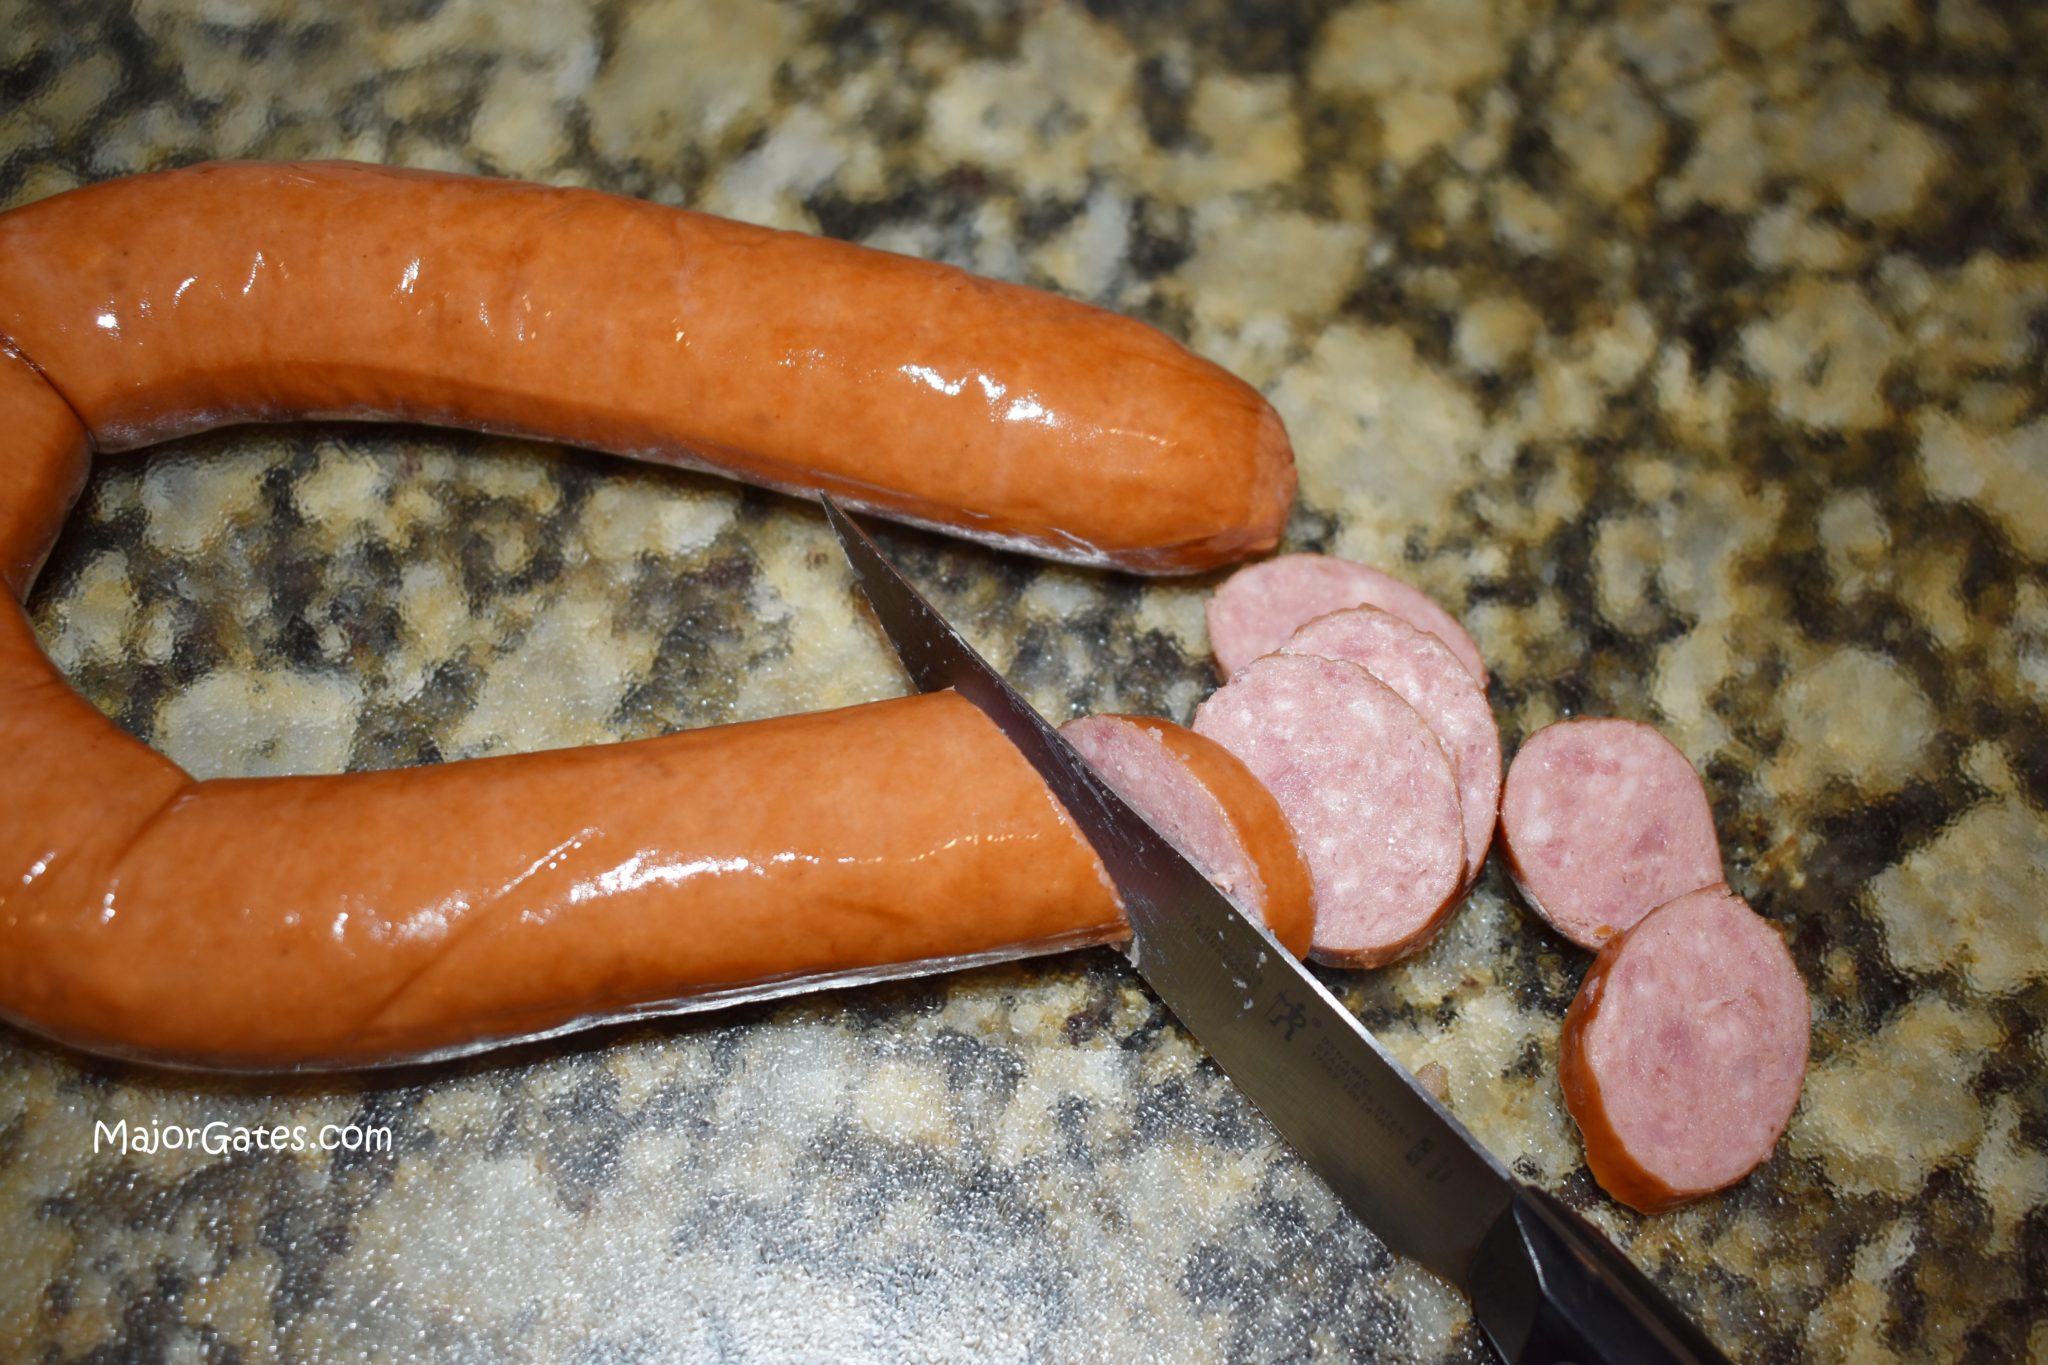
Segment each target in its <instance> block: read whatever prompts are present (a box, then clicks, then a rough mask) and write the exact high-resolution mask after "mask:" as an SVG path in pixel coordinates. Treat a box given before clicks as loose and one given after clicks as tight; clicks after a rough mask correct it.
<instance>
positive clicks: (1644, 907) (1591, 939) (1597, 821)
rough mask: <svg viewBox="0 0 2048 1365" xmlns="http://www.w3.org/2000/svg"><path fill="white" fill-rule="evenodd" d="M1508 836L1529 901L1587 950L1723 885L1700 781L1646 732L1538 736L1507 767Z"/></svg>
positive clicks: (1568, 728)
mask: <svg viewBox="0 0 2048 1365" xmlns="http://www.w3.org/2000/svg"><path fill="white" fill-rule="evenodd" d="M1500 833H1501V843H1502V846H1503V847H1504V849H1505V850H1506V853H1507V860H1508V869H1509V871H1510V872H1511V873H1512V874H1513V876H1514V879H1515V884H1516V885H1517V886H1518V887H1520V888H1521V892H1522V896H1523V899H1525V900H1527V901H1528V903H1529V905H1530V907H1531V908H1532V909H1534V910H1535V911H1536V913H1537V914H1539V915H1541V916H1543V918H1544V919H1546V920H1548V921H1549V922H1550V924H1551V926H1552V927H1553V928H1555V929H1556V930H1557V931H1558V932H1559V933H1560V934H1563V935H1564V936H1565V937H1566V938H1568V939H1570V940H1571V941H1572V942H1574V943H1576V944H1579V945H1580V946H1581V947H1585V948H1598V947H1599V946H1600V945H1601V944H1603V943H1605V942H1606V941H1607V940H1608V939H1609V938H1611V937H1613V936H1614V935H1615V934H1618V933H1620V932H1621V931H1622V930H1624V929H1626V928H1628V927H1629V926H1630V925H1631V924H1634V923H1635V922H1636V921H1637V920H1639V919H1641V918H1642V917H1643V916H1644V915H1646V914H1648V913H1649V912H1650V911H1651V910H1652V909H1654V908H1655V907H1657V906H1659V905H1662V904H1664V902H1666V901H1669V900H1674V899H1676V898H1677V897H1679V896H1682V895H1684V894H1685V893H1686V892H1688V891H1696V890H1698V889H1699V888H1700V887H1703V886H1713V885H1716V884H1718V883H1719V882H1720V881H1721V842H1720V839H1719V837H1718V836H1717V835H1716V834H1715V832H1714V813H1713V811H1712V809H1710V808H1709V807H1708V805H1707V793H1706V789H1705V788H1704V787H1702V786H1701V785H1700V778H1699V774H1698V773H1696V772H1694V771H1693V767H1692V763H1691V761H1690V760H1688V759H1687V758H1686V756H1685V755H1684V754H1682V753H1680V752H1679V751H1678V749H1677V747H1676V746H1675V745H1673V744H1672V743H1671V741H1670V740H1668V739H1666V738H1664V736H1662V735H1660V734H1658V733H1657V731H1656V730H1655V729H1654V728H1652V727H1651V726H1648V725H1644V724H1641V723H1640V722H1638V721H1632V720H1617V719H1614V718H1611V717H1598V718H1593V719H1586V720H1568V721H1560V722H1558V723H1557V724H1555V725H1549V726H1546V727H1544V728H1543V729H1541V730H1539V731H1537V732H1536V733H1535V734H1534V735H1533V736H1531V737H1530V739H1529V741H1528V743H1526V744H1524V745H1523V746H1522V747H1521V749H1520V750H1519V751H1518V752H1517V753H1516V754H1515V761H1514V762H1513V763H1511V764H1509V765H1508V778H1507V784H1506V787H1505V789H1504V791H1503V793H1502V795H1501V806H1500Z"/></svg>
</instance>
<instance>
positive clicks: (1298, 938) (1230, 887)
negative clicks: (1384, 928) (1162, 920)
mask: <svg viewBox="0 0 2048 1365" xmlns="http://www.w3.org/2000/svg"><path fill="white" fill-rule="evenodd" d="M1060 733H1061V734H1062V735H1063V736H1065V737H1066V739H1067V741H1068V742H1069V743H1070V744H1072V745H1073V746H1074V748H1075V749H1077V750H1079V751H1080V754H1081V756H1082V757H1083V758H1085V759H1087V760H1088V762H1089V764H1090V766H1092V767H1093V768H1094V769H1095V771H1096V772H1097V773H1099V774H1101V776H1102V779H1103V781H1105V782H1107V783H1109V785H1110V786H1111V787H1112V788H1114V789H1115V791H1116V793H1117V795H1119V796H1121V797H1123V798H1124V799H1125V800H1126V801H1128V802H1130V803H1131V804H1132V805H1133V806H1135V807H1137V808H1138V809H1139V810H1141V811H1143V812H1144V813H1145V815H1146V816H1147V817H1148V818H1150V819H1151V821H1152V823H1153V824H1155V825H1157V826H1158V827H1159V831H1160V833H1162V834H1164V835H1165V836H1166V837H1167V838H1168V839H1170V840H1172V842H1173V846H1174V847H1175V848H1177V849H1179V850H1180V851H1181V852H1182V853H1183V854H1184V855H1185V856H1186V857H1187V859H1188V861H1189V862H1191V863H1193V864H1194V865H1195V866H1196V867H1197V868H1199V869H1201V871H1202V873H1203V874H1204V875H1205V876H1207V877H1208V878H1209V880H1210V881H1212V882H1214V883H1216V885H1217V887H1218V889H1220V890H1221V891H1222V892H1223V894H1224V895H1226V896H1228V897H1230V899H1231V902H1232V903H1233V904H1235V905H1236V906H1237V907H1238V908H1239V909H1241V910H1243V911H1244V912H1245V913H1246V914H1247V915H1249V916H1251V917H1252V918H1253V919H1255V920H1258V921H1260V922H1261V923H1263V924H1264V925H1266V927H1267V928H1269V929H1271V930H1272V931H1273V935H1274V937H1275V938H1278V939H1279V940H1280V942H1281V943H1282V944H1284V945H1286V947H1287V949H1288V950H1289V951H1290V952H1292V953H1294V954H1295V955H1296V956H1302V955H1304V954H1306V953H1307V952H1308V949H1309V939H1310V935H1311V934H1312V932H1313V930H1314V925H1315V902H1314V891H1313V884H1312V882H1311V880H1310V877H1309V872H1308V867H1307V864H1305V863H1304V862H1303V861H1302V857H1301V853H1300V851H1299V850H1298V849H1297V847H1296V845H1295V839H1294V832H1293V830H1292V828H1291V827H1290V826H1289V825H1288V824H1287V820H1286V817H1285V816H1284V815H1283V814H1282V813H1281V811H1280V807H1279V805H1278V803H1277V802H1275V801H1274V799H1273V796H1272V794H1271V793H1270V792H1268V791H1267V790H1266V789H1265V787H1264V786H1263V785H1262V784H1261V783H1260V782H1259V780H1258V779H1257V778H1256V777H1254V776H1253V775H1252V773H1251V772H1250V771H1249V770H1248V769H1247V768H1246V767H1245V766H1244V764H1243V763H1241V762H1240V761H1239V760H1238V759H1237V758H1236V757H1235V756H1234V755H1232V754H1231V753H1230V752H1229V751H1228V750H1226V749H1224V748H1223V747H1222V746H1221V745H1219V744H1217V743H1215V742H1214V741H1212V740H1208V739H1204V738H1203V737H1202V736H1200V735H1198V734H1196V733H1194V732H1193V731H1192V730H1187V729H1184V728H1182V727H1181V726H1178V725H1175V724H1173V723H1172V722H1171V721H1166V720H1160V719H1158V718H1156V717H1152V716H1083V717H1081V718H1080V719H1078V720H1071V721H1068V722H1067V723H1066V724H1065V725H1062V726H1061V727H1060Z"/></svg>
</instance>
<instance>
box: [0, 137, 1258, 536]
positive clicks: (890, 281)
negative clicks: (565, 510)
mask: <svg viewBox="0 0 2048 1365" xmlns="http://www.w3.org/2000/svg"><path fill="white" fill-rule="evenodd" d="M0 337H4V338H5V339H6V341H7V343H9V344H11V345H12V346H13V347H14V348H15V349H16V350H17V351H18V352H19V353H20V354H22V355H24V356H26V357H27V358H28V359H29V360H30V361H31V362H32V363H33V364H34V365H35V366H36V367H38V368H39V369H40V370H41V372H42V373H43V374H44V375H45V377H47V379H48V380H49V382H50V383H51V384H52V385H54V386H55V388H56V389H57V390H58V391H59V392H60V393H61V394H62V395H63V396H64V398H65V399H66V400H67V402H68V403H69V405H70V406H71V408H72V409H73V410H74V411H75V412H77V413H78V414H79V416H80V417H81V418H82V419H83V421H84V422H85V424H86V426H87V429H88V430H89V432H90V434H91V440H92V443H93V445H94V447H95V448H96V449H98V450H103V451H104V450H118V449H126V448H130V447H134V446H141V445H147V444H150V443H152V442H155V441H158V440H162V439H165V438H167V437H170V436H175V435H179V434H182V433H188V432H192V431H198V430H202V429H206V428H210V427H216V426H222V425H226V424H230V423H236V422H248V421H269V420H281V419H291V418H315V417H318V418H331V417H339V418H373V419H399V420H407V421H417V422H427V423H439V424H445V425H452V426H460V427H469V428H479V429H487V430H495V431H504V432H513V433H519V434H523V435H530V436H537V437H542V438H545V439H551V440H557V441H563V442H568V443H570V444H575V445H582V446H590V447H594V448H597V449H601V450H608V451H612V452H615V453H618V454H623V455H629V456H634V457H637V458H642V459H649V460H658V461H664V462H669V463H677V464H688V465H693V466H699V467H704V468H709V469H711V470H713V471H715V472H720V473H724V474H727V475H730V476H732V477H735V478H738V479H742V480H745V481H747V482H751V483H758V484H764V485H767V486H770V487H775V488H783V489H791V490H824V491H827V492H831V493H833V494H834V495H835V496H839V497H841V498H843V499H844V500H845V501H846V502H847V503H849V504H850V505H853V506H855V507H859V508H864V509H866V510H869V511H872V512H875V513H877V514H880V515H883V516H888V517H894V518H897V519H900V520H905V521H910V522H914V523H919V524H925V525H930V526H934V527H936V528H938V529H941V530H944V531H947V532H950V533H953V534H958V535H964V536H970V537H975V538H979V539H982V540H987V541H992V542H995V543H998V544H1001V545H1004V546H1007V547H1010V548H1016V549H1023V550H1027V551H1030V552H1032V553H1036V554H1041V555H1047V556H1051V557H1054V558H1060V559H1066V560H1072V561H1076V562H1082V563H1091V564H1100V565H1106V566H1111V567H1116V568H1122V569H1128V570H1133V571H1137V572H1144V573H1179V572H1191V571H1195V570H1200V569H1206V568H1211V567H1214V566H1215V565H1218V564H1221V563H1225V562H1228V561H1230V560H1234V559H1239V558H1243V557H1245V556H1248V555H1253V554H1258V553H1261V552H1263V551H1265V550H1267V549H1270V548H1271V547H1272V546H1273V545H1274V544H1275V543H1276V542H1277V540H1278V538H1279V535H1280V532H1281V530H1282V529H1283V526H1284V523H1285V520H1286V516H1287V512H1288V508H1289V506H1290V504H1291V503H1292V500H1293V495H1294V464H1293V455H1292V451H1291V449H1290V447H1289V445H1288V441H1287V436H1286V433H1285V430H1284V429H1283V427H1282V426H1281V423H1280V420H1279V418H1278V417H1277V416H1276V415H1275V413H1274V412H1273V410H1272V408H1271V407H1269V406H1268V405H1267V404H1266V402H1265V401H1264V400H1263V399H1262V398H1261V397H1260V396H1259V395H1258V394H1257V392H1255V391H1254V390H1253V389H1251V388H1250V387H1249V386H1248V385H1246V384H1244V383H1243V382H1241V381H1240V380H1238V379H1236V378H1235V377H1233V376H1231V375H1230V374H1228V373H1227V372H1225V371H1224V370H1222V369H1220V368H1218V367H1217V366H1215V365H1213V364H1210V363H1209V362H1208V361H1205V360H1202V359H1201V358H1199V357H1198V356H1196V355H1194V354H1193V353H1192V352H1190V351H1188V350H1187V349H1186V348H1184V347H1182V346H1181V345H1180V344H1179V343H1177V342H1175V341H1173V340H1172V339H1171V338H1169V337H1167V336H1165V335H1164V334H1163V333H1160V332H1158V331H1156V330H1154V329H1153V328H1150V327H1147V326H1145V325H1144V324H1142V323H1139V322H1136V321H1133V320H1131V319H1128V318H1124V317H1120V316H1118V315H1116V314H1113V313H1109V312H1106V311H1104V310H1101V309H1098V308H1092V307H1089V306H1087V305H1084V304H1080V303H1076V302H1073V301H1071V300H1068V299H1062V298H1059V297H1056V296H1054V295H1051V294H1047V293H1043V292H1040V291H1037V290H1032V289H1026V288H1021V287H1018V286H1014V285H1007V284H1000V283H996V282H993V281H989V280H984V279H980V278H977V277H975V276H973V275H969V274H966V273H964V272H962V271H960V270H957V269H954V268H951V267H948V266H943V265H937V264H933V263H930V262H926V261H921V260H916V259H912V258H910V257H904V256H897V255H893V254H890V253H886V252H880V251H874V250H870V249H867V248H863V247H859V246H854V245H851V244H849V243H845V242H837V241H831V240H827V239H823V238H817V237H810V236H805V235H802V234H797V233H789V232H778V231H773V230H770V229H766V228H759V227H752V226H748V225H746V224H741V223H734V222H729V221H726V220H722V219H718V218H714V217H710V216H707V215H704V214H698V213H691V212H687V211H684V210H679V209H671V208H665V207H662V206H659V205H655V204H649V203H644V202H641V201H637V200H632V199H625V198H621V197H618V196H614V195H608V194H601V193H597V192H595V191H588V190H575V189H552V188H547V187H544V186H538V185H531V184H524V183H519V182H514V181H493V180H481V179H473V178H468V177H461V176H451V175H443V174H437V173H429V172H421V171H408V170H397V169H392V168H386V167H375V166H365V165H357V164H352V163H345V162H326V163H311V164H271V163H258V162H242V163H216V164H208V165H200V166H193V167H189V168H186V169H182V170H175V171H165V172H160V173H156V174H151V175H142V176H134V177H130V178H127V179H122V180H115V181H108V182H105V183H103V184H98V185H92V186H88V187H86V188H83V189H78V190H73V191H70V192H68V193H65V194H60V195H56V196H54V197H52V198H50V199H46V200H43V201H41V202H38V203H34V204H30V205H27V206H25V207H23V208H19V209H15V210H13V211H11V212H8V213H5V214H0Z"/></svg>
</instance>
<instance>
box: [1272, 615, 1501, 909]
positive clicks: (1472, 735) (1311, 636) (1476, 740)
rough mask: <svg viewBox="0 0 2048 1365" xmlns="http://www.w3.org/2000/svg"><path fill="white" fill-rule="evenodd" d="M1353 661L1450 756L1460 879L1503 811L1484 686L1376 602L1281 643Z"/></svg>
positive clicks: (1290, 649) (1479, 860)
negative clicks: (1461, 819)
mask: <svg viewBox="0 0 2048 1365" xmlns="http://www.w3.org/2000/svg"><path fill="white" fill-rule="evenodd" d="M1281 652H1282V653H1285V654H1315V655H1319V656H1321V657H1322V658H1325V659H1341V660H1343V661H1344V662H1346V663H1353V664H1357V665H1358V666H1359V667H1360V668H1363V669H1364V670H1365V671H1366V672H1368V673H1370V674H1372V675H1373V676H1374V677H1375V678H1378V679H1379V680H1380V681H1381V682H1383V683H1385V684H1386V685H1387V686H1388V687H1391V688H1393V689H1394V692H1395V694H1396V695H1397V696H1399V697H1400V698H1401V700H1402V701H1405V702H1407V703H1408V704H1409V705H1410V706H1412V707H1414V708H1415V711H1416V714H1417V715H1420V716H1421V717H1422V719H1423V720H1424V721H1425V722H1427V723H1428V725H1429V728H1430V729H1431V730H1432V731H1434V732H1435V734H1436V737H1437V739H1438V740H1440V741H1441V742H1442V743H1443V746H1444V751H1445V752H1446V753H1448V754H1449V755H1450V756H1451V766H1452V768H1453V769H1454V770H1455V771H1456V773H1457V777H1458V802H1459V804H1460V805H1462V806H1463V807H1464V809H1465V880H1466V881H1467V882H1468V883H1469V882H1471V881H1472V880H1473V879H1474V878H1476V877H1477V876H1478V875H1479V870H1480V869H1481V868H1482V867H1484V866H1485V865H1486V849H1487V846H1488V845H1489V844H1491V843H1492V842H1493V825H1494V819H1495V817H1496V815H1498V813H1499V811H1500V726H1498V725H1496V724H1495V723H1494V719H1493V707H1492V706H1490V705H1488V704H1487V700H1486V693H1485V691H1483V690H1482V689H1481V688H1480V686H1479V684H1478V683H1477V682H1475V681H1473V678H1472V675H1471V674H1470V673H1468V672H1466V671H1465V666H1464V665H1463V664H1461V663H1459V662H1458V658H1457V656H1456V655H1455V654H1452V653H1451V651H1450V649H1449V647H1448V646H1446V645H1445V644H1444V642H1443V641H1442V640H1440V639H1438V638H1437V637H1436V636H1434V635H1430V634H1427V633H1426V632H1423V631H1420V630H1417V629H1416V628H1415V627H1414V626H1411V625H1409V624H1408V623H1407V622H1406V621H1404V620H1402V619H1401V618H1400V617H1398V616H1396V615H1394V614H1393V613H1392V612H1386V611H1381V610H1380V609H1379V608H1378V607H1352V608H1350V609H1348V610H1345V611H1333V612H1331V613H1330V614H1329V615H1328V616H1318V617H1317V618H1316V619H1315V620H1313V621H1311V622H1309V623H1308V624H1307V625H1305V626H1303V627H1302V628H1301V629H1300V630H1297V631H1295V632H1294V634H1293V635H1292V636H1291V637H1289V639H1288V641H1287V643H1286V644H1285V645H1283V646H1281Z"/></svg>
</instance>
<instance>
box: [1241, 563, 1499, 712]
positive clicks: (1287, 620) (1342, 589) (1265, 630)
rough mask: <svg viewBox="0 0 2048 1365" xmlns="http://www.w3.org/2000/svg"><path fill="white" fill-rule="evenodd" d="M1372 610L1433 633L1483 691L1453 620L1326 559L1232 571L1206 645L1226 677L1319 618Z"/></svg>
mask: <svg viewBox="0 0 2048 1365" xmlns="http://www.w3.org/2000/svg"><path fill="white" fill-rule="evenodd" d="M1346 607H1378V608H1379V609H1380V610H1381V611H1386V612H1392V613H1393V614H1394V615H1396V616H1398V617H1400V618H1401V619H1402V620H1404V621H1406V622H1408V624H1410V625H1412V626H1414V627H1415V628H1416V629H1417V630H1419V631H1423V632H1424V633H1426V634H1429V635H1434V636H1436V637H1437V638H1438V639H1439V640H1442V641H1443V642H1444V645H1445V647H1446V648H1448V649H1449V650H1450V651H1451V653H1453V654H1455V655H1456V656H1457V658H1458V662H1459V663H1460V664H1462V665H1464V667H1465V670H1466V671H1467V672H1469V673H1470V674H1471V675H1472V676H1473V678H1475V679H1476V680H1477V681H1478V683H1479V686H1480V687H1481V688H1482V689H1483V688H1484V687H1485V686H1486V660H1485V659H1483V658H1481V657H1480V654H1479V646H1478V645H1477V644H1475V643H1473V640H1472V637H1471V636H1470V635H1468V634H1466V633H1465V628H1464V627H1463V626H1461V625H1459V624H1458V622H1457V618H1456V617H1454V616H1452V615H1451V614H1450V613H1449V612H1447V611H1445V610H1444V609H1443V608H1442V607H1440V606H1438V605H1437V604H1436V602H1435V601H1434V600H1433V599H1432V598H1431V597H1430V596H1429V594H1427V593H1425V592H1423V591H1422V590H1421V589H1420V588H1416V587H1412V586H1410V585H1409V584H1406V583H1403V582H1402V581H1401V580H1400V579H1398V578H1395V577H1393V576H1392V575H1391V574H1386V573H1382V572H1381V571H1380V570H1378V569H1375V568H1371V567H1369V566H1367V565H1364V564H1355V563H1353V562H1352V561H1350V560H1348V559H1338V558H1336V557H1334V556H1332V555H1281V556H1280V557H1279V558H1278V559H1268V560H1265V561H1264V562H1262V563H1258V564H1253V565H1250V566H1248V567H1246V568H1243V569H1240V570H1238V571H1237V572H1236V573H1234V574H1232V575H1231V576H1230V578H1229V580H1228V581H1227V582H1225V583H1224V585H1223V586H1222V587H1220V588H1218V589H1217V590H1216V595H1215V596H1213V597H1211V598H1210V599H1209V608H1208V614H1209V647H1210V649H1211V650H1213V651H1214V653H1215V655H1216V667H1217V669H1218V671H1220V672H1221V673H1222V674H1223V676H1224V678H1225V679H1226V680H1227V679H1229V678H1232V677H1234V676H1236V674H1237V670H1238V669H1240V668H1243V667H1244V666H1245V665H1246V664H1248V663H1250V662H1251V661H1252V660H1253V659H1257V658H1262V657H1263V656H1265V655H1267V654H1271V653H1273V652H1274V651H1275V650H1277V649H1279V648H1280V647H1281V646H1282V645H1284V644H1286V643H1287V637H1288V636H1290V635H1292V634H1294V632H1295V631H1297V630H1299V629H1300V628H1301V627H1303V626H1305V625H1307V624H1308V623H1309V622H1310V621H1313V620H1314V619H1315V618H1316V617H1318V616H1324V615H1327V614H1329V613H1330V612H1333V611H1342V610H1343V609H1344V608H1346Z"/></svg>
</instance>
